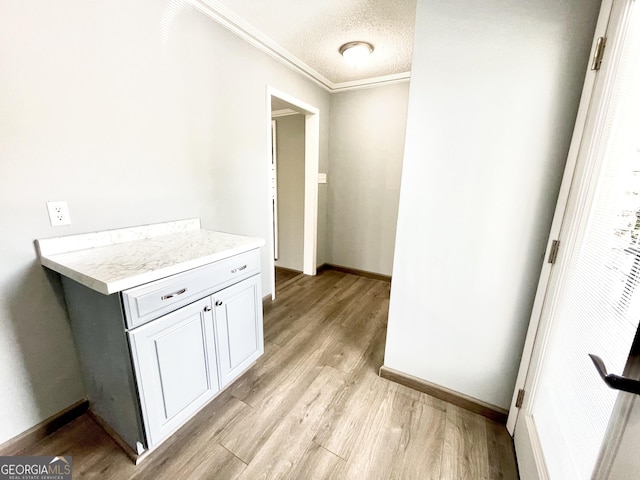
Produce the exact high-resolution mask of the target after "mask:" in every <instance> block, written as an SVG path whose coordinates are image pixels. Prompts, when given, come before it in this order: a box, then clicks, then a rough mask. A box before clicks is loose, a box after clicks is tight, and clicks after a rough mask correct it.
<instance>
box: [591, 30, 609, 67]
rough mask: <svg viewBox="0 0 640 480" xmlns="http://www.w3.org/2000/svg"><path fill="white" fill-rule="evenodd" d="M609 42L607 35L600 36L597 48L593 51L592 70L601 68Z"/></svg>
mask: <svg viewBox="0 0 640 480" xmlns="http://www.w3.org/2000/svg"><path fill="white" fill-rule="evenodd" d="M606 43H607V37H598V39H597V40H596V48H595V50H594V52H593V60H592V61H591V70H600V64H601V63H602V57H603V56H604V46H605V44H606Z"/></svg>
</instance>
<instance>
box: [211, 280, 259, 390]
mask: <svg viewBox="0 0 640 480" xmlns="http://www.w3.org/2000/svg"><path fill="white" fill-rule="evenodd" d="M213 298H214V301H215V310H214V311H215V326H216V337H217V346H218V366H219V369H220V386H221V387H224V386H226V385H228V384H229V383H230V382H231V381H232V380H233V379H234V378H236V377H237V376H238V375H240V374H241V373H242V372H243V371H244V370H246V369H247V368H248V367H249V366H250V365H251V364H252V363H253V362H255V361H256V359H257V358H258V357H260V355H262V354H263V353H264V339H263V335H262V297H261V294H260V275H255V276H253V277H251V278H248V279H246V280H244V281H242V282H240V283H237V284H235V285H233V286H231V287H229V288H225V289H224V290H221V291H220V292H218V293H216V294H215V295H213Z"/></svg>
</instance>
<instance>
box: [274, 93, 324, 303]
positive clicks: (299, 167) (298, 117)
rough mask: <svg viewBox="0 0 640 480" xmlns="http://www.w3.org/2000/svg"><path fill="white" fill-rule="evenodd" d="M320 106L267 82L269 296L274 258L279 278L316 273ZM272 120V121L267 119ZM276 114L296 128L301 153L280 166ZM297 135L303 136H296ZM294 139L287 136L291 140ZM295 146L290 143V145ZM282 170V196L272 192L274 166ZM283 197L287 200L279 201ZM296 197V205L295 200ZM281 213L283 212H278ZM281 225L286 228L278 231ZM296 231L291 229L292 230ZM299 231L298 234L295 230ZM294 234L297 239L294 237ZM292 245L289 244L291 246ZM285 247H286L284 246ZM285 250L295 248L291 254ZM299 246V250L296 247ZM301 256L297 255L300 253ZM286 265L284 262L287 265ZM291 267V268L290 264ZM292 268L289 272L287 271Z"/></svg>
mask: <svg viewBox="0 0 640 480" xmlns="http://www.w3.org/2000/svg"><path fill="white" fill-rule="evenodd" d="M319 113H320V111H319V110H318V109H317V108H316V107H314V106H312V105H309V104H307V103H305V102H303V101H301V100H298V99H297V98H295V97H292V96H291V95H288V94H286V93H284V92H281V91H279V90H276V89H275V88H272V87H267V114H268V116H269V118H268V122H267V125H268V129H267V132H268V162H267V166H268V171H269V177H268V181H269V210H268V211H269V229H270V235H269V240H270V242H269V243H270V245H271V255H270V257H269V272H270V276H271V282H270V283H271V298H272V299H274V298H275V295H276V259H279V260H280V262H279V263H281V266H280V267H279V272H280V275H279V277H281V278H289V277H290V276H291V273H295V272H296V271H298V272H299V270H301V271H302V273H303V274H305V275H315V274H316V265H317V261H316V257H317V236H318V233H317V232H318V161H319V144H320V141H319V137H320V122H319ZM274 119H275V120H276V125H275V126H274V124H273V121H274ZM278 119H282V120H283V126H287V128H288V127H292V128H294V129H296V131H297V132H298V139H297V140H298V143H300V142H302V144H299V145H298V147H299V153H301V154H303V158H302V159H300V158H299V157H300V155H298V159H297V160H294V162H293V163H292V162H291V161H288V164H285V165H282V162H283V160H284V159H283V158H280V159H279V157H281V155H279V154H278V151H277V149H276V144H277V141H276V136H277V132H278V129H279V127H278V125H277V124H278ZM302 137H303V140H302ZM295 143H296V140H295V139H293V144H295ZM294 148H295V146H294ZM302 160H303V161H302ZM285 168H286V169H287V170H286V172H284V173H286V174H287V179H286V180H287V184H288V185H289V186H290V188H288V189H287V191H286V192H285V195H286V196H287V197H288V198H283V192H282V189H281V190H280V191H281V193H280V195H278V177H279V171H280V173H283V170H284V169H285ZM283 200H287V204H286V205H285V204H284V202H283ZM300 202H302V204H300ZM283 214H285V215H287V216H286V217H283ZM283 226H284V227H286V228H287V229H288V231H283ZM296 232H297V233H296ZM300 234H301V235H300ZM296 237H297V238H296ZM292 245H293V247H292ZM287 249H288V250H289V251H288V250H287ZM291 249H293V250H296V252H294V253H293V254H292V253H291ZM300 250H301V251H300ZM300 257H301V258H300ZM287 265H288V266H289V267H287ZM291 267H293V268H291ZM287 270H292V271H293V272H288V271H287Z"/></svg>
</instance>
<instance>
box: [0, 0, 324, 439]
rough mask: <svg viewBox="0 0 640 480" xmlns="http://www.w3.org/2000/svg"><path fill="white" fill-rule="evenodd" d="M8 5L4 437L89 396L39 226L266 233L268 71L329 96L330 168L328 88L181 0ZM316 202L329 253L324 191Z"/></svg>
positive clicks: (310, 98)
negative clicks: (160, 225) (169, 224)
mask: <svg viewBox="0 0 640 480" xmlns="http://www.w3.org/2000/svg"><path fill="white" fill-rule="evenodd" d="M0 12H1V14H0V65H2V67H1V70H2V74H1V75H0V82H1V83H0V112H2V114H0V162H1V166H2V175H0V225H1V226H2V227H1V228H2V235H0V265H2V268H1V269H0V379H2V388H1V389H0V425H2V428H0V443H2V442H4V441H6V440H7V439H9V438H12V437H14V436H15V435H17V434H19V433H21V432H22V431H24V430H26V429H28V428H30V427H31V426H33V425H34V424H36V423H38V422H40V421H41V420H43V419H44V418H46V417H48V416H50V415H52V414H54V413H56V412H58V411H60V410H62V409H63V408H65V407H67V406H69V405H70V404H72V403H73V402H75V401H77V400H79V399H81V398H82V397H83V395H84V392H83V386H82V384H81V380H80V375H79V372H78V364H77V359H76V354H75V351H74V348H73V345H72V339H71V335H70V331H69V326H68V321H67V318H66V313H65V310H64V306H63V300H62V297H61V292H60V285H59V282H58V281H57V279H56V277H55V276H52V275H48V274H47V273H46V272H45V271H44V269H43V268H41V267H40V266H39V265H38V263H37V259H36V254H35V251H34V246H33V240H34V239H35V238H42V237H50V236H58V235H64V234H72V233H79V232H88V231H96V230H104V229H109V228H118V227H124V226H131V225H140V224H148V223H155V222H162V221H169V220H176V219H183V218H190V217H200V218H201V219H202V222H203V226H204V227H205V228H211V229H219V230H223V231H229V232H236V233H240V234H246V235H253V236H258V237H263V238H265V239H267V241H270V240H269V239H268V235H269V225H268V208H269V198H270V197H269V184H268V181H267V178H268V168H269V166H268V165H269V164H268V157H267V154H268V149H267V148H268V147H267V139H268V131H269V130H268V128H269V125H268V118H269V112H267V111H266V85H267V84H269V85H272V86H274V87H275V88H277V89H279V90H281V91H284V92H287V93H289V94H291V95H293V96H294V97H297V98H299V99H301V100H303V101H304V102H306V103H309V104H311V105H314V106H316V107H318V108H319V109H320V111H321V114H320V115H321V117H320V118H321V139H320V168H321V169H323V170H324V169H326V168H327V153H328V143H327V142H328V119H329V115H328V109H329V94H328V93H326V92H325V91H323V90H321V89H319V88H318V87H317V86H315V84H313V83H312V82H310V81H307V80H305V79H303V78H302V77H301V76H299V75H298V74H296V73H294V72H293V71H291V70H289V69H287V68H286V67H284V66H283V65H281V64H279V63H277V62H276V61H275V60H273V59H271V58H269V57H267V56H266V55H264V54H262V53H260V52H258V51H257V50H256V49H254V48H253V47H250V46H249V45H248V44H247V43H245V42H244V41H243V40H241V39H239V38H237V37H235V36H234V35H232V34H230V33H229V32H227V31H226V30H224V29H222V28H221V27H219V26H218V25H217V24H215V23H214V22H213V21H212V20H210V19H208V18H206V17H205V16H204V15H203V14H201V13H199V12H197V11H195V10H193V9H192V8H191V7H189V6H187V4H186V2H184V1H181V0H167V1H161V0H160V1H159V0H136V1H129V0H110V1H106V2H86V1H82V0H61V1H58V2H41V1H33V0H23V1H19V2H16V1H11V0H0ZM47 200H67V201H68V202H69V208H70V212H71V219H72V221H73V224H72V225H71V226H69V227H57V228H53V227H51V226H49V220H48V217H47V213H46V207H45V202H46V201H47ZM319 210H320V215H319V237H320V239H319V261H320V262H322V261H324V250H323V248H324V228H325V225H326V219H325V216H326V191H324V190H321V197H320V207H319ZM269 251H270V247H265V248H264V249H263V268H265V269H266V267H267V265H268V255H269ZM263 280H264V282H263V294H264V295H267V294H268V293H270V286H269V281H268V276H266V275H265V276H264V278H263Z"/></svg>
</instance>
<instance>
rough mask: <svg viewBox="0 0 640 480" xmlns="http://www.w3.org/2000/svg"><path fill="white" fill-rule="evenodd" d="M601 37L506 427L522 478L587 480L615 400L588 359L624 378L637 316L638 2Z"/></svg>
mask: <svg viewBox="0 0 640 480" xmlns="http://www.w3.org/2000/svg"><path fill="white" fill-rule="evenodd" d="M607 37H608V38H607V42H606V56H605V59H604V61H603V64H602V70H601V71H600V73H599V77H598V79H597V80H596V85H595V90H594V93H593V96H592V97H591V99H590V107H589V111H588V114H587V121H586V126H585V131H584V136H582V138H581V142H580V148H579V151H580V153H579V155H578V160H577V166H576V170H575V175H574V176H573V179H572V183H571V193H570V195H569V199H568V204H567V208H566V211H565V212H564V217H563V221H562V228H561V233H560V253H559V255H558V259H557V263H556V265H555V267H554V269H553V271H552V274H551V278H550V280H549V285H548V288H547V291H546V293H545V292H543V294H544V302H543V306H542V311H541V315H540V323H539V327H538V329H537V332H533V335H535V344H534V348H533V355H532V357H531V363H530V365H529V368H528V372H527V374H526V383H525V388H524V390H525V396H524V403H523V404H522V408H521V409H520V411H519V412H518V414H517V420H516V424H515V435H514V442H515V446H516V454H517V457H518V465H519V469H520V476H521V478H522V479H523V480H527V479H535V478H549V479H552V480H555V479H558V480H571V479H589V478H591V477H592V474H593V472H594V470H595V469H596V468H597V465H598V458H599V455H600V452H601V449H602V446H603V440H604V438H605V433H606V431H607V426H608V424H609V420H610V417H611V413H612V410H613V407H614V404H615V402H616V398H617V395H618V393H617V392H616V391H615V390H611V389H609V388H608V387H607V386H606V385H605V384H604V383H603V382H602V380H601V379H600V377H599V376H598V374H597V372H596V370H595V368H594V366H593V364H592V363H591V360H590V358H589V356H588V354H590V353H592V354H596V355H599V356H601V357H602V358H603V359H604V361H605V362H606V364H607V367H608V368H609V371H613V372H615V373H619V374H620V373H622V372H623V370H624V367H625V364H626V361H627V357H628V354H629V350H630V347H631V343H632V341H633V338H634V335H635V333H636V329H637V327H638V319H639V318H640V285H638V283H639V278H640V249H639V247H640V6H639V5H638V0H614V2H613V10H612V14H611V19H610V22H609V27H608V31H607ZM530 334H531V333H530ZM623 395H628V394H623ZM638 478H640V472H638Z"/></svg>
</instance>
